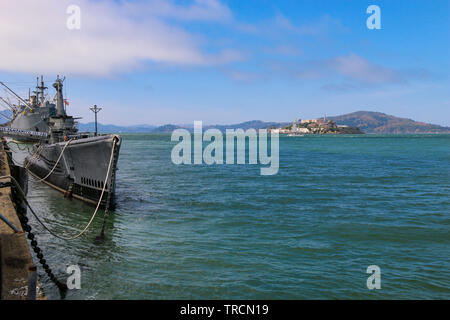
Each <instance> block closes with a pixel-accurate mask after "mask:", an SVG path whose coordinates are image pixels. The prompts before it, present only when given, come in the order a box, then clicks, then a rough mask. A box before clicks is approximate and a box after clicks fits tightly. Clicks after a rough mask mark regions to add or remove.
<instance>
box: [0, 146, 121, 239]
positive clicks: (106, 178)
mask: <svg viewBox="0 0 450 320" xmlns="http://www.w3.org/2000/svg"><path fill="white" fill-rule="evenodd" d="M69 142H70V141H69ZM66 146H67V144H66ZM115 148H116V139H113V145H112V150H111V157H110V159H109V164H108V169H107V171H106V177H105V183H104V185H103V189H102V193H101V195H100V199H99V200H98V203H97V206H96V208H95V211H94V213H93V214H92V217H91V219H90V220H89V222H88V224H87V225H86V226H85V227H84V229H83V230H81V231H80V232H79V233H78V234H76V235H75V236H73V237H64V236H60V235H58V234H56V233H55V232H53V231H52V230H51V229H50V228H48V227H47V226H46V225H45V223H44V222H42V221H41V219H40V218H39V217H38V215H37V214H36V213H35V212H34V210H33V208H32V207H31V205H30V204H29V202H28V200H27V197H26V195H25V193H24V192H23V190H22V188H21V187H20V185H19V183H18V182H17V180H16V179H15V178H14V177H13V176H10V175H7V176H0V179H7V178H10V179H11V181H12V182H13V183H14V186H15V187H16V188H17V189H18V191H19V194H20V196H21V198H22V199H23V200H24V202H25V204H26V205H27V207H28V208H30V211H31V213H32V214H33V216H34V217H35V218H36V220H37V221H38V222H39V223H40V224H41V225H42V227H44V229H45V230H47V231H48V232H49V233H50V234H51V235H52V236H54V237H56V238H58V239H61V240H75V239H77V238H79V237H80V236H82V235H83V234H84V233H85V232H86V231H87V230H88V229H89V227H90V225H91V223H92V221H93V220H94V218H95V216H96V215H97V211H98V209H99V207H100V204H101V202H102V199H103V194H104V192H105V189H106V186H107V185H108V179H109V172H110V170H111V166H112V163H113V159H114V150H115ZM61 154H62V152H61ZM110 192H111V191H110Z"/></svg>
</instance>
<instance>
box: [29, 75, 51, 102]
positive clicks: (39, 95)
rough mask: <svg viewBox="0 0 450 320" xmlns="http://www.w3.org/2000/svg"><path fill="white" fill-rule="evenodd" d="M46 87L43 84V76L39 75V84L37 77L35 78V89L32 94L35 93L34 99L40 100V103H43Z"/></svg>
mask: <svg viewBox="0 0 450 320" xmlns="http://www.w3.org/2000/svg"><path fill="white" fill-rule="evenodd" d="M45 89H48V88H47V87H46V86H44V77H43V76H42V75H41V85H39V77H37V78H36V90H35V91H33V93H34V94H36V101H40V102H41V105H43V104H44V100H45V92H44V90H45Z"/></svg>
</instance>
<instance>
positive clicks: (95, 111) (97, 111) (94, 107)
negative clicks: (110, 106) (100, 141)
mask: <svg viewBox="0 0 450 320" xmlns="http://www.w3.org/2000/svg"><path fill="white" fill-rule="evenodd" d="M89 109H91V111H92V112H93V113H95V136H97V113H99V112H100V111H101V110H102V108H98V107H97V105H96V104H94V106H93V107H91V108H89Z"/></svg>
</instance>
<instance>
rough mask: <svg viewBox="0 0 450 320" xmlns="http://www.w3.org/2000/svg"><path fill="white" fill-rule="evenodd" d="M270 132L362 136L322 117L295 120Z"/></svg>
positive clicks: (358, 130) (272, 128) (358, 131)
mask: <svg viewBox="0 0 450 320" xmlns="http://www.w3.org/2000/svg"><path fill="white" fill-rule="evenodd" d="M270 131H271V132H278V133H280V134H288V135H304V134H364V132H363V131H362V130H361V129H360V128H358V127H351V126H347V125H338V124H337V123H336V122H335V121H333V120H327V117H326V116H324V117H323V118H320V119H309V120H297V119H295V120H294V122H293V123H292V124H291V125H288V126H284V127H280V128H275V127H273V126H272V127H271V128H270Z"/></svg>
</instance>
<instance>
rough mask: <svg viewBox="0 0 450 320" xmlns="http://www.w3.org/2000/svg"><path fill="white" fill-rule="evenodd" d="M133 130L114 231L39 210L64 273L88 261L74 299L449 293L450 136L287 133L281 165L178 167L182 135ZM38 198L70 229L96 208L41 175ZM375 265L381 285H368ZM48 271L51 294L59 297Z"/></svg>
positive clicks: (32, 186) (51, 260)
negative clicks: (176, 138)
mask: <svg viewBox="0 0 450 320" xmlns="http://www.w3.org/2000/svg"><path fill="white" fill-rule="evenodd" d="M122 137H123V144H122V147H121V152H120V157H119V164H118V168H119V170H118V171H117V190H116V197H117V208H116V210H115V211H114V212H112V213H111V214H110V216H109V219H108V224H107V227H106V239H105V240H104V241H103V242H96V241H95V238H96V236H97V235H98V234H99V231H100V228H101V224H102V219H103V213H102V212H100V213H99V215H98V216H97V217H96V219H95V220H94V223H93V225H92V227H91V228H90V229H89V231H88V232H87V234H86V235H85V236H84V237H82V238H80V239H78V240H75V241H63V240H59V239H55V238H54V237H52V236H51V235H49V234H48V233H47V232H46V231H45V230H44V229H43V228H42V227H41V226H39V225H38V223H37V222H36V221H35V219H32V218H31V215H30V220H31V225H32V226H33V230H34V231H35V232H36V238H37V240H38V243H39V245H40V247H41V248H42V250H43V253H44V256H45V259H46V260H47V263H48V264H49V265H50V267H51V268H52V269H53V270H54V272H55V274H56V275H57V277H58V278H60V279H62V280H63V281H65V279H66V278H67V277H68V274H67V273H66V269H67V267H68V266H69V265H78V266H79V267H80V269H81V289H80V290H70V291H69V292H68V293H67V295H66V296H65V299H365V298H368V299H449V298H450V278H449V273H448V271H449V269H450V258H449V257H450V232H449V231H450V200H449V191H450V190H449V185H450V135H348V136H347V135H336V136H328V135H323V136H304V137H280V169H279V172H278V174H276V175H273V176H261V175H260V166H259V165H248V164H247V165H212V166H208V165H174V164H173V163H172V161H171V157H170V155H171V150H172V147H173V146H174V144H175V143H174V142H171V141H170V135H169V134H124V135H122ZM12 148H13V149H16V151H17V148H15V147H14V146H12ZM21 156H23V155H21V154H19V153H15V154H14V157H15V158H20V157H21ZM19 160H20V159H19ZM28 198H29V201H30V203H31V205H32V206H33V208H34V209H35V210H36V212H37V213H38V214H39V216H40V217H41V218H42V219H43V221H44V222H45V223H46V224H47V225H48V226H49V227H51V228H52V229H53V230H54V231H56V232H58V233H61V234H64V235H73V234H75V233H76V232H77V231H79V230H80V229H82V228H83V227H84V226H85V225H86V223H87V222H88V221H89V219H90V217H91V215H92V213H93V210H94V208H92V207H91V206H88V205H86V204H83V203H81V202H80V201H77V200H67V199H64V198H63V195H62V194H61V193H59V192H57V191H54V190H53V189H51V188H50V187H48V186H46V185H44V184H43V183H38V182H36V181H35V180H34V178H32V177H30V178H29V192H28ZM34 259H35V261H36V263H38V262H37V260H36V257H34ZM370 265H377V266H379V268H380V270H381V289H380V290H369V289H368V287H367V285H366V282H367V278H368V277H369V276H370V275H371V274H368V273H366V270H367V267H368V266H370ZM38 267H40V266H39V265H38ZM41 269H42V268H39V270H40V271H39V274H40V282H41V284H42V285H43V289H44V292H45V294H46V295H47V296H48V297H49V298H50V299H60V298H61V296H60V294H59V292H58V290H57V289H56V287H55V286H54V285H53V283H52V282H51V281H50V280H49V279H48V277H47V276H46V275H45V274H44V273H43V272H42V271H41Z"/></svg>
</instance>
